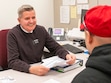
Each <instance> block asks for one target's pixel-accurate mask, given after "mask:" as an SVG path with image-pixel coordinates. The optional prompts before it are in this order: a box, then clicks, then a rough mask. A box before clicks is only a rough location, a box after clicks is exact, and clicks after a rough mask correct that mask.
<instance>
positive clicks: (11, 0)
mask: <svg viewBox="0 0 111 83" xmlns="http://www.w3.org/2000/svg"><path fill="white" fill-rule="evenodd" d="M23 4H30V5H32V6H33V7H34V8H35V11H36V14H37V24H40V25H43V26H45V27H46V28H48V27H53V26H54V16H53V15H54V14H53V0H0V30H1V29H6V28H12V27H13V26H15V25H17V24H18V21H17V17H18V14H17V10H18V8H19V7H20V6H21V5H23Z"/></svg>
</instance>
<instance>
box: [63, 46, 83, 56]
mask: <svg viewBox="0 0 111 83" xmlns="http://www.w3.org/2000/svg"><path fill="white" fill-rule="evenodd" d="M62 46H63V47H64V48H65V49H66V50H68V51H70V52H72V53H74V54H77V53H82V52H84V50H82V49H79V48H77V47H75V46H72V45H70V44H64V45H62Z"/></svg>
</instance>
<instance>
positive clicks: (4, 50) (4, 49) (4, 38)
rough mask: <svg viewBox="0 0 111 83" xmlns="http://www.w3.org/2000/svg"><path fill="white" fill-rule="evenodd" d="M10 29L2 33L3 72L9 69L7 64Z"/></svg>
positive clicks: (0, 39) (0, 46)
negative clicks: (8, 33)
mask: <svg viewBox="0 0 111 83" xmlns="http://www.w3.org/2000/svg"><path fill="white" fill-rule="evenodd" d="M8 31H9V29H4V30H1V31H0V66H1V67H2V69H3V70H5V69H7V68H8V64H7V32H8Z"/></svg>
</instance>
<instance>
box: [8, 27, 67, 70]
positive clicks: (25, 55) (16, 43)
mask: <svg viewBox="0 0 111 83" xmlns="http://www.w3.org/2000/svg"><path fill="white" fill-rule="evenodd" d="M7 46H8V67H9V68H12V69H15V70H19V71H23V72H29V67H30V64H33V63H37V62H40V61H41V58H42V56H43V50H44V47H46V48H48V50H49V51H50V52H52V53H53V54H55V55H58V56H60V57H61V58H64V59H65V56H66V54H68V52H67V51H66V50H65V49H64V48H63V47H62V46H60V45H59V44H58V43H57V42H56V41H55V40H54V39H53V38H52V37H51V36H50V35H49V34H48V32H47V31H46V30H45V28H44V27H43V26H40V25H37V26H36V28H35V29H34V30H33V33H25V32H24V31H23V30H22V29H21V27H20V25H17V26H15V27H14V28H13V29H11V30H10V31H9V32H8V45H7Z"/></svg>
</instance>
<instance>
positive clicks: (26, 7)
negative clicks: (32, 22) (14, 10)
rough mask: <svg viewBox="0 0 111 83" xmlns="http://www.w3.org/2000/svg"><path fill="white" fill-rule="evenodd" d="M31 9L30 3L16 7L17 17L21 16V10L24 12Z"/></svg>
mask: <svg viewBox="0 0 111 83" xmlns="http://www.w3.org/2000/svg"><path fill="white" fill-rule="evenodd" d="M31 10H34V8H33V7H32V6H31V5H22V6H21V7H20V8H19V9H18V17H21V16H22V13H23V12H25V11H31Z"/></svg>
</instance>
